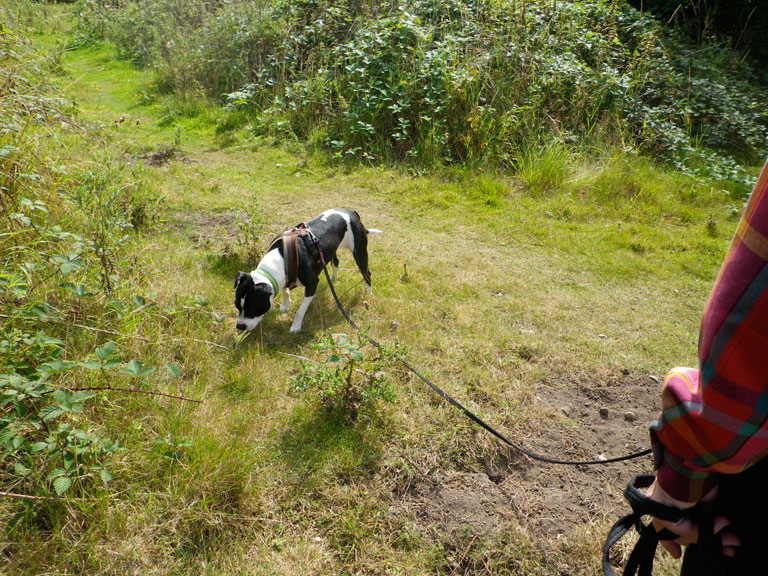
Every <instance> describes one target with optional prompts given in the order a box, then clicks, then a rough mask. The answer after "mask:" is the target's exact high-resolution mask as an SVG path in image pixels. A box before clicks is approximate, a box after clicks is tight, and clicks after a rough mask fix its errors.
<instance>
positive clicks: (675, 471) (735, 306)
mask: <svg viewBox="0 0 768 576" xmlns="http://www.w3.org/2000/svg"><path fill="white" fill-rule="evenodd" d="M766 287H768V162H766V164H765V165H764V166H763V169H762V171H761V172H760V176H759V177H758V180H757V183H756V184H755V187H754V189H753V190H752V195H751V197H750V199H749V202H748V203H747V207H746V209H745V210H744V214H743V215H742V217H741V221H740V222H739V225H738V228H737V229H736V234H735V235H734V238H733V241H732V242H731V246H730V248H729V249H728V253H727V254H726V257H725V260H724V262H723V265H722V267H721V268H720V273H719V274H718V277H717V280H716V282H715V285H714V288H713V289H712V292H711V294H710V296H709V300H708V301H707V305H706V307H705V309H704V315H703V316H702V321H701V330H700V333H699V334H700V336H699V370H695V369H693V368H675V369H673V370H672V371H670V372H669V374H667V376H666V378H665V380H664V389H663V392H662V414H661V417H660V418H659V419H658V420H656V421H654V422H653V423H652V424H651V427H650V429H651V441H652V443H653V448H654V460H655V465H656V467H657V478H658V481H659V484H660V485H661V487H662V488H663V489H664V490H665V491H666V492H667V493H668V494H669V495H670V496H672V497H673V498H676V499H678V500H682V501H685V502H694V501H697V500H699V499H701V498H702V497H703V496H704V495H705V494H706V493H707V492H709V491H710V490H711V489H712V488H713V487H714V486H715V485H716V484H717V478H718V475H719V474H736V473H738V472H741V471H742V470H744V469H745V468H748V467H749V466H750V465H752V464H754V463H755V462H757V461H758V460H760V459H761V458H762V457H763V456H765V455H768V290H766Z"/></svg>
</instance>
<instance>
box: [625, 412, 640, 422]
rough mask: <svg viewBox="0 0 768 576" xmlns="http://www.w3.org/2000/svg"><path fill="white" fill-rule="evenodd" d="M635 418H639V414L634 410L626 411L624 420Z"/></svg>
mask: <svg viewBox="0 0 768 576" xmlns="http://www.w3.org/2000/svg"><path fill="white" fill-rule="evenodd" d="M635 418H637V415H636V414H635V413H634V412H632V410H627V411H626V412H624V420H626V421H627V422H634V421H635Z"/></svg>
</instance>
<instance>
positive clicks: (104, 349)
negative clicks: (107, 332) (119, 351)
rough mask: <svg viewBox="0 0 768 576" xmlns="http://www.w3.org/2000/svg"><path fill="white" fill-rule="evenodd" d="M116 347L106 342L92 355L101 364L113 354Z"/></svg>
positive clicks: (112, 343)
mask: <svg viewBox="0 0 768 576" xmlns="http://www.w3.org/2000/svg"><path fill="white" fill-rule="evenodd" d="M115 348H116V345H115V343H114V342H107V343H105V344H104V345H103V346H99V347H98V348H96V351H95V352H94V355H95V356H96V358H97V359H98V360H99V362H101V363H102V364H103V363H104V361H105V360H106V359H107V358H109V357H110V356H112V354H114V353H115Z"/></svg>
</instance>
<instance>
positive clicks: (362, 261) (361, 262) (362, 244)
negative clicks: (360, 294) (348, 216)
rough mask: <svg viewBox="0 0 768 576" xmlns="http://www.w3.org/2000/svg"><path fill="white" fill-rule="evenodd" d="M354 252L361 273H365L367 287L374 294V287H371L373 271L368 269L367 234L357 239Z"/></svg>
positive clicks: (364, 278)
mask: <svg viewBox="0 0 768 576" xmlns="http://www.w3.org/2000/svg"><path fill="white" fill-rule="evenodd" d="M352 254H353V255H354V257H355V262H356V263H357V268H358V270H360V274H362V275H363V280H365V288H366V289H367V290H368V293H369V294H373V288H371V271H370V270H369V269H368V239H367V238H366V237H365V236H361V238H360V239H358V241H357V245H356V246H355V250H354V252H352Z"/></svg>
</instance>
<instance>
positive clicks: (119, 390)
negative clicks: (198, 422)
mask: <svg viewBox="0 0 768 576" xmlns="http://www.w3.org/2000/svg"><path fill="white" fill-rule="evenodd" d="M62 388H63V389H64V390H69V391H70V392H93V391H100V390H101V391H103V390H114V391H115V392H135V393H136V394H151V395H152V396H162V397H163V398H172V399H174V400H183V401H185V402H195V403H196V404H202V403H203V401H202V400H195V399H194V398H187V397H186V396H174V395H173V394H165V393H164V392H154V391H152V390H139V389H138V388H115V387H113V386H94V387H90V388H69V387H68V386H62Z"/></svg>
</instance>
